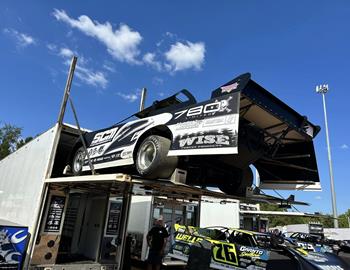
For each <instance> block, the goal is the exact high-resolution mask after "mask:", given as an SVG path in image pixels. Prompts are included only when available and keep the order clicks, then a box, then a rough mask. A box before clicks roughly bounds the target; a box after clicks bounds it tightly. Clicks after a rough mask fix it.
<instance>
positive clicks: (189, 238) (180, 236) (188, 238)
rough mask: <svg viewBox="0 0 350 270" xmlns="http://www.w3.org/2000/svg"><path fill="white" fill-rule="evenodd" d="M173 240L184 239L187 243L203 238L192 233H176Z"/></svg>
mask: <svg viewBox="0 0 350 270" xmlns="http://www.w3.org/2000/svg"><path fill="white" fill-rule="evenodd" d="M175 240H179V241H184V242H187V243H195V242H200V241H202V240H203V238H201V237H197V236H193V235H188V234H183V233H178V234H177V235H176V237H175Z"/></svg>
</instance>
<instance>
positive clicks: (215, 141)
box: [171, 129, 238, 150]
mask: <svg viewBox="0 0 350 270" xmlns="http://www.w3.org/2000/svg"><path fill="white" fill-rule="evenodd" d="M237 137H238V136H237V131H235V130H233V129H222V130H209V131H206V132H205V131H203V132H199V133H193V134H183V135H178V136H176V137H174V139H173V145H172V149H171V150H179V149H181V150H184V149H202V148H220V147H237V139H238V138H237Z"/></svg>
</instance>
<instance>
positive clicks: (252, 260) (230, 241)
mask: <svg viewBox="0 0 350 270" xmlns="http://www.w3.org/2000/svg"><path fill="white" fill-rule="evenodd" d="M175 231H176V232H175V235H174V241H173V244H172V248H171V250H170V252H169V254H168V255H169V256H170V257H172V258H176V259H180V260H183V261H186V262H187V264H188V269H189V270H191V269H201V270H203V269H227V270H228V269H229V270H231V269H232V270H238V269H250V270H265V269H271V270H280V269H284V270H287V269H296V270H316V269H329V270H331V269H332V270H333V269H334V270H346V269H350V266H348V265H347V264H346V263H345V262H344V261H343V260H342V259H341V258H339V257H338V256H337V255H335V254H333V253H330V252H327V251H323V252H309V251H306V250H305V249H303V248H301V247H299V246H297V245H295V243H293V242H292V241H289V240H287V239H284V238H281V241H280V244H279V245H278V247H277V248H276V247H275V246H272V245H271V239H272V238H273V237H274V236H273V235H271V234H266V233H257V232H252V231H247V230H240V229H232V228H226V227H209V228H198V227H191V226H182V225H175Z"/></svg>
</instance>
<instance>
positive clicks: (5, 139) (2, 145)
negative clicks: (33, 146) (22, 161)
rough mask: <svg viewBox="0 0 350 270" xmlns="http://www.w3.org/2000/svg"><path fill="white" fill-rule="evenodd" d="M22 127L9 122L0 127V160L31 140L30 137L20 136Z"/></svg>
mask: <svg viewBox="0 0 350 270" xmlns="http://www.w3.org/2000/svg"><path fill="white" fill-rule="evenodd" d="M21 134H22V128H19V127H16V126H14V125H11V124H4V125H3V126H2V127H0V160H1V159H3V158H4V157H6V156H8V155H9V154H11V153H12V152H14V151H16V150H17V149H18V148H20V147H21V146H23V145H24V144H26V143H27V142H29V141H31V140H32V139H33V138H32V137H27V138H25V139H22V138H21Z"/></svg>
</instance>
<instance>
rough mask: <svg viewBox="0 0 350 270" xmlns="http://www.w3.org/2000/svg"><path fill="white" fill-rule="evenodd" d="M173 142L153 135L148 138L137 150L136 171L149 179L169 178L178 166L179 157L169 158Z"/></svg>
mask: <svg viewBox="0 0 350 270" xmlns="http://www.w3.org/2000/svg"><path fill="white" fill-rule="evenodd" d="M170 145H171V141H170V140H169V139H168V138H165V137H161V136H157V135H151V136H148V137H146V138H145V139H144V140H143V141H142V143H141V144H140V147H139V148H138V150H137V155H136V159H135V165H136V170H137V172H138V173H139V175H140V176H143V177H146V178H148V179H155V178H169V177H170V176H171V174H172V173H173V172H174V170H175V169H176V166H177V162H178V158H177V157H168V151H169V149H170Z"/></svg>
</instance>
